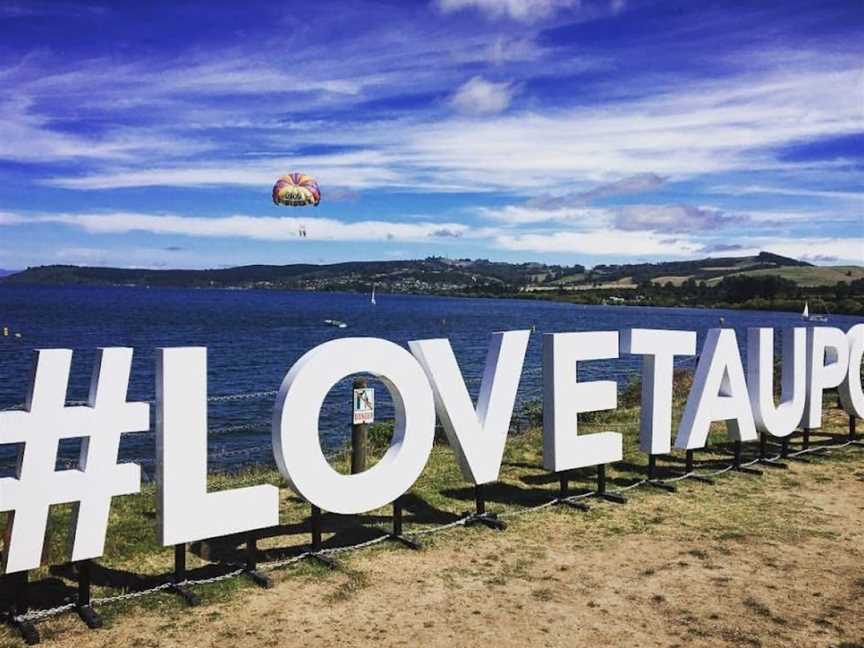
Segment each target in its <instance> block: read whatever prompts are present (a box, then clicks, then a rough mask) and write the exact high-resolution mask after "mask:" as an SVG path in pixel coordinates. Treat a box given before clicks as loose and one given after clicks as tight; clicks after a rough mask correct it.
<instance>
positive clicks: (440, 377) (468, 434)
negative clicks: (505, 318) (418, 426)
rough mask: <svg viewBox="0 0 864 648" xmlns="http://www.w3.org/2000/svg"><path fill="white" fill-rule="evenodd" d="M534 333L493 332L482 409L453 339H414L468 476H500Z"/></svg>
mask: <svg viewBox="0 0 864 648" xmlns="http://www.w3.org/2000/svg"><path fill="white" fill-rule="evenodd" d="M529 335H530V331H506V332H502V333H493V334H492V340H491V343H490V345H489V352H488V354H487V356H486V366H485V368H484V371H483V381H482V383H481V385H480V395H479V398H478V399H477V409H476V411H475V409H474V406H473V404H472V403H471V397H470V395H469V394H468V389H467V388H466V386H465V381H464V379H463V378H462V372H461V371H459V365H458V364H457V363H456V357H455V356H454V355H453V349H452V348H451V346H450V342H449V341H448V340H446V339H438V340H418V341H414V342H409V343H408V346H409V348H410V349H411V353H413V354H414V357H416V358H417V360H418V362H420V364H421V366H422V367H423V370H424V371H425V372H426V375H427V376H428V377H429V382H430V383H431V384H432V390H433V392H434V393H435V408H436V409H437V411H438V416H440V417H441V423H442V424H443V426H444V431H445V433H446V434H447V439H448V441H449V442H450V447H451V448H453V450H454V452H455V453H456V456H457V459H458V460H459V467H460V469H461V470H462V476H463V477H465V479H466V480H468V481H471V482H473V483H474V484H486V483H488V482H493V481H496V480H497V479H498V472H499V471H500V469H501V459H502V458H503V456H504V445H505V443H506V442H507V433H508V431H509V430H510V419H511V417H512V415H513V405H514V403H515V402H516V390H517V388H518V387H519V378H520V377H521V375H522V364H523V362H524V360H525V351H526V350H527V348H528V337H529Z"/></svg>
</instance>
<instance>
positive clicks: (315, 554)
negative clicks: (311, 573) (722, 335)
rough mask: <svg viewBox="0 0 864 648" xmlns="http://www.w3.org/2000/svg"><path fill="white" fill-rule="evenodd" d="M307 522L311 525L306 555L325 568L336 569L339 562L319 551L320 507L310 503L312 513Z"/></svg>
mask: <svg viewBox="0 0 864 648" xmlns="http://www.w3.org/2000/svg"><path fill="white" fill-rule="evenodd" d="M309 524H310V526H311V527H312V529H311V530H312V545H311V546H310V551H309V553H308V554H306V555H307V557H309V558H310V559H312V560H314V561H315V562H317V563H318V564H320V565H322V566H324V567H326V568H327V569H338V568H339V563H337V562H336V561H335V560H333V559H332V558H330V556H327V555H326V554H323V553H321V509H320V508H318V507H317V506H315V505H314V504H313V505H312V514H311V515H310V516H309Z"/></svg>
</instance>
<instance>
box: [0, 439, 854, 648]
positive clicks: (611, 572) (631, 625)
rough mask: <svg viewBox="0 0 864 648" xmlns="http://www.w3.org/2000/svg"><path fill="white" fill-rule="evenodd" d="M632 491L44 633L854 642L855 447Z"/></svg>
mask: <svg viewBox="0 0 864 648" xmlns="http://www.w3.org/2000/svg"><path fill="white" fill-rule="evenodd" d="M632 493H633V497H632V498H631V500H630V502H629V503H628V504H626V505H624V506H621V505H616V504H612V503H597V504H595V505H593V507H592V510H591V511H590V512H588V513H583V512H578V511H571V510H568V509H564V508H560V509H559V508H554V509H546V510H544V511H542V512H538V513H532V514H529V515H524V516H521V517H518V518H514V519H513V520H512V521H511V525H510V528H509V529H507V530H506V531H503V532H499V531H493V530H489V529H485V528H478V529H473V528H472V529H464V528H456V529H453V530H451V531H447V532H444V533H442V534H440V535H438V536H435V537H434V538H433V539H431V540H430V542H429V543H428V544H427V547H426V548H425V549H424V550H423V551H421V552H419V553H417V552H413V551H410V550H408V549H402V548H395V547H392V548H370V549H368V550H365V551H361V552H357V553H353V554H351V555H346V556H344V557H340V563H341V567H340V569H338V570H337V571H335V572H329V571H325V570H323V569H316V568H310V567H307V568H301V569H299V570H298V569H297V568H296V567H288V568H286V569H285V570H283V571H276V572H272V575H273V578H274V582H275V586H274V587H273V588H272V589H270V590H262V589H258V588H255V587H252V586H249V587H243V588H242V589H240V590H239V591H234V592H232V593H231V595H230V596H228V597H221V598H216V599H215V600H205V604H204V605H202V606H200V607H197V608H185V607H180V606H179V605H178V604H174V603H165V604H164V605H155V606H153V605H151V606H149V607H140V606H139V607H135V608H127V609H125V610H122V611H121V612H120V613H118V614H116V615H113V616H109V618H108V623H107V627H106V628H104V629H101V630H97V631H88V630H87V629H86V628H84V626H83V624H81V622H80V621H78V620H77V618H76V617H74V616H73V615H65V616H63V617H61V618H59V619H56V620H52V621H50V622H48V623H45V624H40V630H41V631H42V633H43V636H44V637H45V639H44V643H46V644H49V645H56V646H75V647H76V648H86V647H89V646H106V647H107V646H112V647H116V646H126V645H129V646H133V645H134V646H154V647H155V646H181V645H182V646H225V645H231V646H232V647H237V648H239V647H242V646H256V647H259V646H312V645H314V646H322V645H323V646H332V645H340V646H368V645H376V646H445V647H447V648H453V647H454V646H477V645H481V644H483V643H489V644H492V645H495V646H519V647H521V646H568V647H572V646H640V647H647V646H684V645H687V646H778V647H779V646H783V647H789V646H807V647H811V646H844V647H847V648H852V647H853V646H864V560H862V556H864V454H862V453H861V450H857V451H856V450H848V451H844V453H843V454H842V455H841V454H838V456H837V458H836V459H832V460H831V461H830V462H825V463H821V462H820V463H813V464H803V463H796V464H794V465H792V466H791V469H790V470H788V471H780V470H771V471H768V472H766V473H765V474H764V475H763V476H762V477H757V476H748V475H729V476H724V477H722V478H720V479H718V482H717V483H716V484H715V485H713V486H712V485H702V484H698V483H695V482H691V481H688V482H686V483H685V484H683V485H682V486H681V488H680V489H679V492H678V493H676V494H673V495H669V494H665V493H662V492H660V491H656V490H649V489H640V490H638V491H632ZM628 495H629V493H628ZM205 598H206V597H205ZM5 639H6V641H7V642H10V645H11V642H12V641H13V639H12V638H11V637H10V635H6V637H5ZM14 642H17V645H22V644H21V643H20V640H17V639H14Z"/></svg>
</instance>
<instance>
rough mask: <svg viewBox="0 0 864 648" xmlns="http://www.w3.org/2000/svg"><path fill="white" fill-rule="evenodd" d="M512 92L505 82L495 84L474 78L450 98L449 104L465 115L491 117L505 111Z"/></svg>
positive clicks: (477, 77)
mask: <svg viewBox="0 0 864 648" xmlns="http://www.w3.org/2000/svg"><path fill="white" fill-rule="evenodd" d="M513 94H514V90H513V87H512V86H511V84H509V83H507V82H501V83H495V82H492V81H486V80H485V79H483V78H481V77H479V76H476V77H474V78H472V79H470V80H469V81H466V82H465V83H463V84H462V85H461V86H460V87H459V89H458V90H457V91H456V92H454V93H453V96H452V97H450V104H451V105H452V106H453V107H454V108H455V109H456V110H458V111H459V112H461V113H464V114H466V115H492V114H497V113H500V112H503V111H505V110H507V107H508V106H509V105H510V101H511V100H512V99H513Z"/></svg>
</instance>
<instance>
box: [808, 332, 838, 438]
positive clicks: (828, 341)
mask: <svg viewBox="0 0 864 648" xmlns="http://www.w3.org/2000/svg"><path fill="white" fill-rule="evenodd" d="M848 369H849V342H848V341H847V339H846V334H845V333H843V331H841V330H840V329H838V328H834V327H830V326H817V327H815V328H811V329H809V330H808V333H807V379H808V381H809V384H808V385H807V406H806V410H805V412H804V418H803V419H802V421H801V427H806V428H811V429H814V428H819V427H822V393H823V392H824V391H825V390H826V389H830V388H832V387H838V386H840V384H841V383H842V382H843V380H844V379H845V378H846V376H847V370H848Z"/></svg>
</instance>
